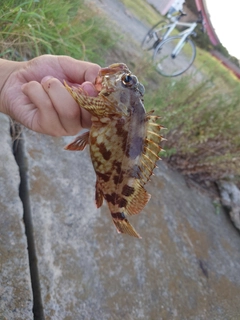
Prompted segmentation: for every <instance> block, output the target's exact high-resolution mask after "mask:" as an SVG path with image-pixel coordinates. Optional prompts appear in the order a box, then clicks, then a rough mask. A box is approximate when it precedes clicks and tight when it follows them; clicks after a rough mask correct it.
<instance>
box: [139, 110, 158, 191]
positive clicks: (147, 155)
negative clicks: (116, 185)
mask: <svg viewBox="0 0 240 320" xmlns="http://www.w3.org/2000/svg"><path fill="white" fill-rule="evenodd" d="M152 113H153V111H151V112H149V113H147V114H146V119H147V120H148V122H147V124H146V137H145V141H144V146H143V153H142V155H141V159H140V164H139V178H140V180H139V182H140V184H141V185H142V186H143V185H144V184H145V183H146V182H147V181H148V180H149V178H150V177H151V175H152V174H153V170H154V168H155V167H156V162H157V161H158V160H159V159H160V157H159V156H158V154H159V152H160V151H161V150H162V148H161V147H160V142H161V140H162V137H161V135H160V130H161V128H162V127H161V126H160V125H159V124H157V123H155V121H156V120H157V119H158V118H159V117H158V116H154V115H151V114H152Z"/></svg>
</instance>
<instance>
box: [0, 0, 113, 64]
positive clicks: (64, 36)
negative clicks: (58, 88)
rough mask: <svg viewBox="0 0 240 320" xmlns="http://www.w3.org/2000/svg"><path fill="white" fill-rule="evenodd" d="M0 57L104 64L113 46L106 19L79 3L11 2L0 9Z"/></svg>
mask: <svg viewBox="0 0 240 320" xmlns="http://www.w3.org/2000/svg"><path fill="white" fill-rule="evenodd" d="M0 21H1V33H0V47H1V55H0V57H7V58H9V59H13V60H21V59H22V58H25V59H30V58H32V57H34V56H37V55H40V54H44V53H48V54H58V55H60V54H65V55H70V56H72V57H74V58H78V59H84V60H90V61H94V62H98V63H103V62H104V59H103V58H102V57H103V56H104V53H105V52H107V50H108V49H109V47H111V46H112V45H113V43H114V41H113V38H112V37H111V35H110V32H109V31H108V30H107V29H106V28H104V27H103V25H104V23H103V20H102V19H101V18H99V17H97V16H96V15H94V16H93V15H92V11H91V9H90V8H89V7H87V6H86V5H84V3H83V1H79V0H68V1H67V0H66V1H65V0H59V1H58V0H51V1H49V0H41V1H37V0H28V1H20V0H18V1H17V0H9V1H4V4H3V5H2V6H1V8H0Z"/></svg>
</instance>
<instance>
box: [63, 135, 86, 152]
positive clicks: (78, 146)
mask: <svg viewBox="0 0 240 320" xmlns="http://www.w3.org/2000/svg"><path fill="white" fill-rule="evenodd" d="M88 143H89V131H87V132H84V133H83V134H81V135H80V136H77V137H76V139H75V140H74V141H73V142H71V143H69V144H68V145H67V146H66V147H64V149H65V150H70V151H82V150H84V149H85V147H86V145H87V144H88Z"/></svg>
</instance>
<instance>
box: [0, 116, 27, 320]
mask: <svg viewBox="0 0 240 320" xmlns="http://www.w3.org/2000/svg"><path fill="white" fill-rule="evenodd" d="M0 136H1V149H0V319H1V320H11V319H19V320H20V319H23V320H26V319H33V314H32V305H33V301H32V289H31V281H30V272H29V263H28V252H27V241H26V236H25V228H24V224H23V207H22V203H21V201H20V199H19V196H18V193H19V190H18V188H19V183H20V178H19V170H18V166H17V164H16V162H15V159H14V156H13V153H12V146H11V137H10V124H9V119H8V118H7V117H6V116H5V115H3V114H0Z"/></svg>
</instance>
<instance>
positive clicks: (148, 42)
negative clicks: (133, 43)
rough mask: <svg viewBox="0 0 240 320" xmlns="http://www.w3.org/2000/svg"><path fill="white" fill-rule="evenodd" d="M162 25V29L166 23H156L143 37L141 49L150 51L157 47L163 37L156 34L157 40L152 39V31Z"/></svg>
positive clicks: (160, 34)
mask: <svg viewBox="0 0 240 320" xmlns="http://www.w3.org/2000/svg"><path fill="white" fill-rule="evenodd" d="M160 24H162V27H163V26H165V25H166V22H165V21H164V20H160V21H159V22H158V23H156V24H155V25H154V26H153V27H152V28H151V29H150V30H149V31H148V32H147V34H146V35H145V37H144V38H143V40H142V43H141V47H142V48H143V50H151V49H155V48H156V47H157V45H158V44H159V43H160V42H161V39H162V38H163V35H164V34H165V32H164V34H162V33H161V32H157V34H156V37H157V38H158V40H156V39H155V37H154V29H155V28H156V27H157V26H158V25H160Z"/></svg>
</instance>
